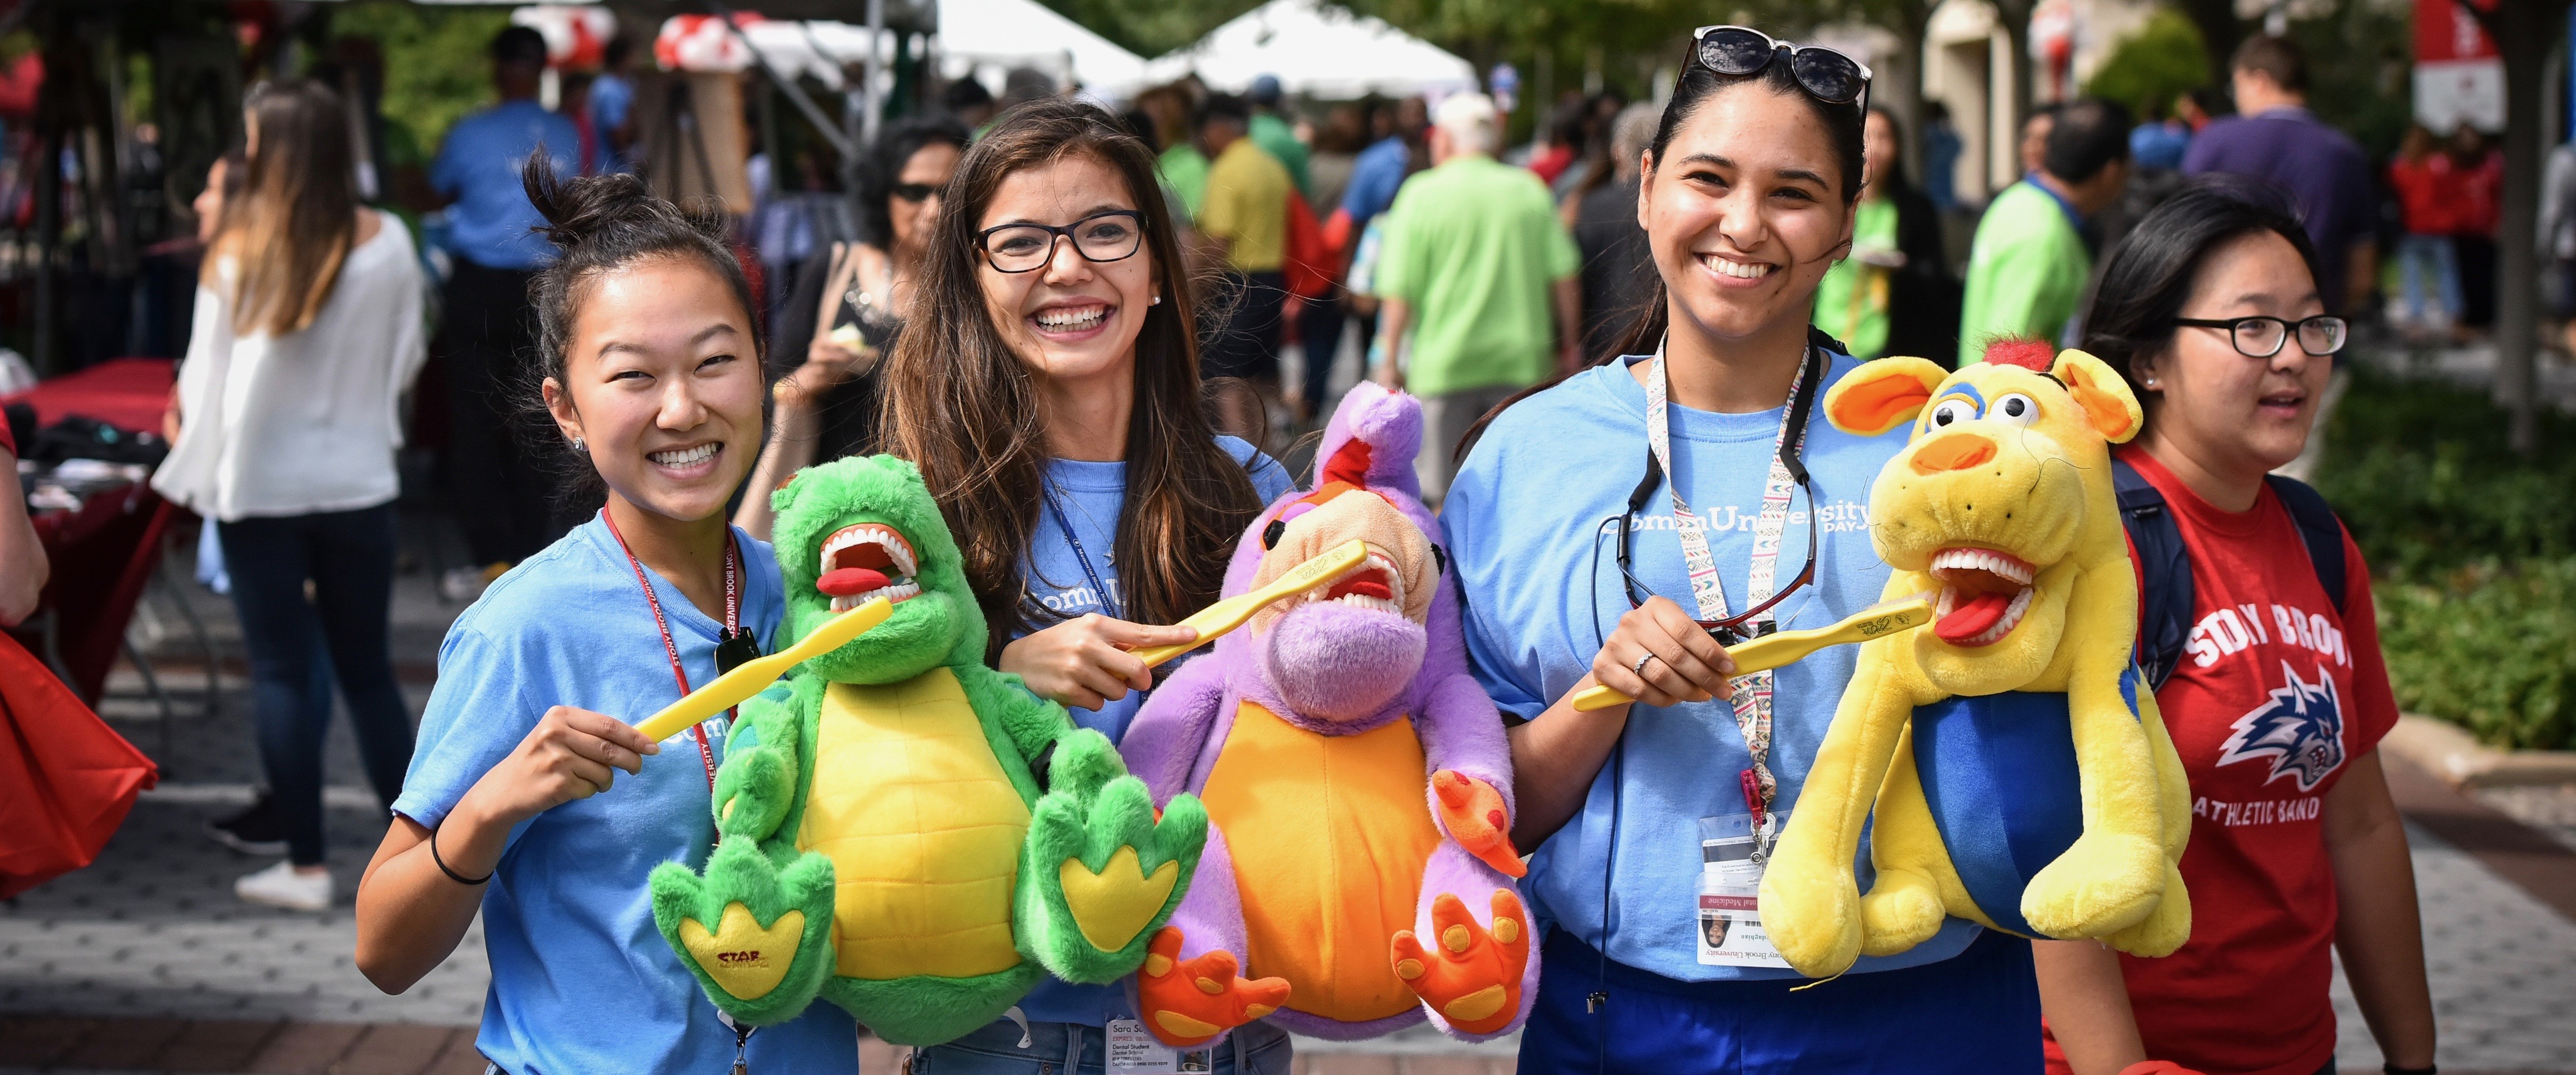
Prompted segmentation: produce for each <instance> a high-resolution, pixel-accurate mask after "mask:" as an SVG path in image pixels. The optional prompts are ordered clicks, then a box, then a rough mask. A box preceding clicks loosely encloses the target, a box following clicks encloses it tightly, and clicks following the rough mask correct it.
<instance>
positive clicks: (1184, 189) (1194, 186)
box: [1155, 142, 1208, 220]
mask: <svg viewBox="0 0 2576 1075" xmlns="http://www.w3.org/2000/svg"><path fill="white" fill-rule="evenodd" d="M1155 165H1156V167H1157V168H1158V169H1159V170H1161V172H1162V173H1163V182H1165V183H1168V184H1170V185H1171V188H1172V193H1174V194H1178V195H1180V196H1181V207H1182V208H1184V209H1187V210H1189V211H1190V219H1192V220H1196V219H1198V216H1199V202H1200V201H1201V200H1203V199H1205V198H1206V197H1207V174H1208V159H1207V154H1205V153H1201V152H1199V147H1197V146H1194V145H1191V144H1190V143H1188V142H1183V143H1181V144H1179V145H1176V146H1173V147H1172V148H1170V149H1166V150H1164V151H1163V157H1162V159H1161V160H1159V161H1156V162H1155Z"/></svg>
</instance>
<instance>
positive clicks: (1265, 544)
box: [1261, 519, 1288, 549]
mask: <svg viewBox="0 0 2576 1075" xmlns="http://www.w3.org/2000/svg"><path fill="white" fill-rule="evenodd" d="M1287 535H1288V524H1287V523H1285V522H1282V521H1280V520H1277V519H1272V520H1270V525H1268V526H1265V527H1263V528H1261V547H1262V548H1263V549H1275V548H1278V547H1279V539H1280V538H1282V537H1286V536H1287Z"/></svg>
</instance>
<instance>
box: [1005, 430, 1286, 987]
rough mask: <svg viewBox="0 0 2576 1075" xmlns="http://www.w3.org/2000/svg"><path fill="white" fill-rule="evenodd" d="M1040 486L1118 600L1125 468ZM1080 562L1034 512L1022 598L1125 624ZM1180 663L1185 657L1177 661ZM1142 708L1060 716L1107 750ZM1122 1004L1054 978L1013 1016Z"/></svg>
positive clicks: (1266, 494)
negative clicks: (1114, 557)
mask: <svg viewBox="0 0 2576 1075" xmlns="http://www.w3.org/2000/svg"><path fill="white" fill-rule="evenodd" d="M1217 444H1218V445H1219V446H1221V447H1223V448H1224V449H1225V452H1226V454H1227V455H1231V456H1233V457H1234V458H1235V461H1236V462H1239V463H1242V464H1243V469H1244V472H1245V473H1247V474H1249V475H1251V477H1252V488H1253V491H1254V492H1256V493H1258V494H1260V496H1261V502H1262V503H1263V504H1268V503H1270V502H1271V501H1273V500H1277V499H1278V498H1279V495H1280V494H1282V493H1285V492H1287V491H1288V487H1289V486H1290V485H1291V484H1293V482H1292V480H1291V478H1290V477H1289V474H1288V468H1286V467H1283V466H1280V465H1279V461H1278V460H1275V459H1272V458H1270V457H1269V456H1267V455H1263V454H1261V451H1260V449H1257V448H1254V447H1253V446H1252V445H1251V444H1250V443H1248V442H1246V441H1243V440H1240V439H1238V438H1235V437H1218V438H1217ZM1046 479H1047V482H1048V483H1049V484H1050V485H1052V486H1054V488H1055V490H1056V502H1057V503H1058V504H1061V505H1063V507H1064V516H1065V521H1066V522H1067V523H1068V524H1070V525H1071V526H1072V528H1073V536H1074V537H1077V538H1080V539H1081V540H1082V548H1083V551H1084V552H1085V553H1087V554H1088V556H1089V559H1090V562H1091V572H1092V574H1093V575H1097V576H1099V578H1100V584H1101V586H1103V587H1106V588H1107V589H1108V590H1109V592H1110V593H1111V594H1112V595H1113V597H1115V596H1116V595H1117V594H1118V565H1116V564H1114V563H1111V562H1110V556H1111V553H1112V550H1113V549H1115V548H1116V546H1117V543H1118V513H1119V512H1120V511H1121V510H1122V509H1124V508H1125V507H1126V504H1127V464H1125V463H1097V462H1085V461H1082V460H1075V459H1055V460H1050V461H1048V463H1047V471H1046ZM1082 564H1083V558H1082V557H1078V556H1076V555H1075V554H1074V550H1073V542H1072V541H1071V540H1069V539H1068V538H1067V537H1066V535H1065V532H1064V530H1063V528H1060V527H1058V526H1057V525H1056V524H1055V518H1054V515H1053V514H1052V513H1051V512H1050V511H1049V509H1047V508H1046V507H1044V506H1041V507H1039V508H1038V525H1037V529H1036V531H1035V532H1034V533H1033V535H1032V536H1031V538H1030V540H1029V560H1028V563H1027V564H1026V565H1025V566H1023V567H1022V568H1021V573H1022V575H1023V577H1025V578H1027V579H1028V584H1029V593H1030V594H1032V595H1034V596H1035V597H1036V598H1037V600H1038V602H1039V603H1040V604H1043V605H1045V606H1046V607H1047V608H1050V609H1053V610H1055V611H1057V612H1061V613H1063V614H1065V615H1066V616H1067V617H1073V616H1080V615H1083V614H1085V613H1091V612H1097V613H1100V614H1101V615H1104V616H1109V615H1115V616H1118V617H1119V618H1121V619H1126V618H1131V617H1133V616H1134V613H1133V612H1132V611H1131V610H1129V609H1127V607H1126V602H1125V601H1124V600H1123V599H1119V600H1115V601H1114V602H1113V603H1114V604H1115V605H1116V608H1115V610H1114V611H1113V609H1112V608H1111V607H1110V604H1105V603H1103V602H1102V601H1101V600H1100V595H1099V592H1098V591H1097V590H1095V589H1093V588H1092V585H1091V579H1090V577H1089V576H1086V575H1084V574H1083V571H1082ZM1041 626H1043V624H1042V625H1041ZM1184 659H1187V658H1184ZM1179 667H1180V665H1179V664H1177V663H1175V664H1167V665H1164V666H1163V667H1161V668H1158V669H1155V670H1154V679H1155V681H1156V682H1158V683H1159V682H1161V681H1162V680H1164V679H1167V678H1169V677H1170V676H1171V674H1172V673H1173V672H1174V671H1175V670H1177V669H1178V668H1179ZM1144 704H1145V696H1144V695H1143V694H1140V693H1137V692H1134V691H1130V692H1128V694H1127V696H1126V697H1124V698H1120V699H1117V700H1115V701H1112V702H1110V703H1109V704H1107V705H1104V706H1101V707H1100V708H1099V709H1097V710H1091V709H1074V710H1068V711H1067V712H1068V713H1069V714H1070V715H1071V716H1072V717H1073V721H1074V723H1076V724H1079V725H1082V726H1083V727H1085V728H1090V729H1093V730H1096V731H1098V732H1099V733H1100V734H1102V735H1106V736H1108V737H1109V741H1110V742H1112V743H1115V742H1117V741H1119V740H1120V739H1122V738H1125V737H1126V735H1127V725H1128V724H1130V723H1132V722H1134V721H1135V719H1136V710H1138V709H1140V708H1142V707H1143V706H1144ZM1131 1007H1132V1006H1131V1005H1129V1004H1128V1003H1127V988H1126V987H1125V986H1124V985H1074V984H1072V983H1070V982H1061V981H1057V980H1056V979H1054V978H1048V979H1047V980H1045V981H1043V982H1040V983H1038V987H1037V989H1036V990H1034V991H1032V992H1031V993H1030V994H1029V995H1028V996H1027V997H1026V998H1025V999H1023V1000H1021V1001H1020V1011H1021V1012H1022V1013H1023V1014H1025V1015H1027V1016H1028V1017H1029V1019H1030V1020H1032V1021H1034V1022H1041V1023H1081V1024H1083V1025H1085V1026H1100V1025H1102V1024H1104V1023H1106V1022H1107V1021H1108V1020H1110V1019H1115V1018H1129V1019H1132V1018H1134V1017H1135V1015H1134V1012H1133V1011H1132V1010H1131Z"/></svg>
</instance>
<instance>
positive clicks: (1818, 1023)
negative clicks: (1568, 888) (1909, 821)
mask: <svg viewBox="0 0 2576 1075" xmlns="http://www.w3.org/2000/svg"><path fill="white" fill-rule="evenodd" d="M1802 984H1804V982H1803V981H1801V980H1799V979H1788V980H1761V981H1728V982H1683V981H1675V980H1673V979H1671V978H1666V977H1664V976H1662V975H1659V974H1655V973H1652V972H1649V971H1643V970H1639V969H1637V968H1635V967H1630V966H1627V965H1625V964H1622V963H1618V962H1615V961H1614V962H1610V963H1608V964H1607V966H1606V968H1605V967H1604V965H1603V962H1602V958H1601V955H1600V953H1598V952H1595V951H1594V950H1593V949H1592V948H1591V946H1589V945H1586V944H1584V943H1583V942H1582V941H1580V940H1576V939H1575V937H1574V935H1573V934H1571V933H1567V932H1565V931H1563V930H1552V931H1550V933H1549V936H1548V939H1547V950H1546V961H1545V964H1544V966H1543V969H1542V970H1541V971H1540V976H1539V985H1538V1002H1537V1004H1536V1005H1534V1007H1533V1010H1532V1011H1531V1012H1530V1018H1529V1026H1528V1028H1527V1029H1525V1030H1523V1031H1522V1032H1521V1056H1520V1070H1522V1071H1525V1072H1541V1071H1543V1072H1549V1073H1551V1075H1573V1073H1581V1072H1603V1073H1607V1072H1654V1073H1656V1075H1703V1073H1704V1075H1756V1073H1759V1075H1773V1073H1784V1075H1785V1073H1788V1072H1817V1071H1853V1072H1861V1071H1891V1072H1893V1071H1901V1072H1905V1073H1907V1075H1952V1073H1955V1075H2015V1073H2032V1075H2035V1073H2037V1072H2039V1071H2040V1070H2041V1066H2042V1063H2043V1062H2042V1060H2041V1058H2040V1044H2039V982H2038V979H2037V978H2035V977H2034V976H2033V974H2032V971H2031V964H2030V942H2029V941H2026V940H2023V939H2021V938H2019V937H2014V936H2011V935H2008V934H2003V933H1997V932H1995V931H1993V930H1987V931H1986V932H1985V933H1984V934H1982V935H1980V936H1979V937H1978V938H1977V939H1976V940H1975V941H1974V942H1972V943H1971V944H1969V945H1968V948H1967V950H1966V951H1963V952H1961V953H1959V954H1958V955H1957V956H1954V957H1952V958H1949V959H1946V960H1943V961H1941V962H1939V963H1932V964H1927V965H1925V966H1920V967H1908V968H1905V969H1903V970H1891V971H1878V972H1875V973H1871V974H1846V975H1844V976H1842V977H1840V978H1836V979H1833V980H1831V981H1827V982H1824V983H1822V984H1819V985H1817V986H1816V987H1814V988H1812V989H1806V990H1801V991H1799V992H1795V993H1793V992H1790V989H1791V988H1793V987H1795V986H1798V985H1802ZM1595 992H1607V993H1608V994H1609V998H1608V1001H1607V1002H1606V1003H1605V1004H1603V1005H1602V1006H1601V1008H1600V1010H1598V1011H1587V1010H1586V1008H1587V1001H1588V999H1589V998H1590V997H1591V995H1592V994H1593V993H1595Z"/></svg>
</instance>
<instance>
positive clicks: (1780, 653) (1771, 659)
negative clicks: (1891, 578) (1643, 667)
mask: <svg viewBox="0 0 2576 1075" xmlns="http://www.w3.org/2000/svg"><path fill="white" fill-rule="evenodd" d="M1930 622H1932V599H1931V598H1929V597H1926V596H1923V595H1921V594H1917V595H1915V596H1913V597H1908V598H1903V599H1900V600H1896V601H1890V602H1888V603H1886V604H1883V605H1877V606H1874V607H1871V608H1865V609H1862V610H1861V611H1859V612H1857V613H1855V614H1853V615H1852V616H1851V617H1850V618H1848V619H1845V620H1844V621H1842V622H1841V623H1837V624H1834V625H1832V626H1830V627H1815V628H1810V629H1808V630H1804V631H1782V632H1779V633H1778V634H1768V635H1764V636H1762V637H1760V638H1757V639H1754V640H1752V641H1750V642H1746V643H1744V644H1742V645H1739V646H1736V647H1734V648H1732V649H1729V650H1727V651H1726V655H1727V656H1729V657H1733V658H1735V674H1736V675H1739V676H1749V675H1752V674H1753V673H1755V672H1759V671H1762V670H1764V669H1766V668H1778V667H1780V666H1781V665H1784V664H1788V663H1790V662H1792V661H1795V660H1798V659H1799V658H1801V657H1805V656H1806V655H1808V654H1810V653H1814V652H1816V651H1817V650H1820V649H1823V648H1825V647H1827V646H1839V645H1843V644H1844V643H1847V642H1866V641H1869V640H1870V639H1873V638H1877V637H1878V636H1880V635H1884V634H1889V633H1891V632H1896V631H1911V630H1913V629H1915V628H1917V627H1921V626H1923V625H1924V624H1927V623H1930ZM1633 701H1636V699H1634V698H1630V697H1628V696H1627V695H1624V694H1621V693H1619V692H1618V691H1616V690H1614V689H1612V688H1609V687H1604V686H1601V685H1600V684H1597V683H1596V684H1594V685H1592V686H1589V687H1585V688H1583V689H1582V690H1579V691H1576V692H1575V693H1574V708H1575V709H1576V710H1578V711H1581V712H1586V713H1589V712H1591V711H1593V710H1595V709H1608V708H1610V707H1611V706H1614V705H1619V704H1621V703H1623V702H1633Z"/></svg>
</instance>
